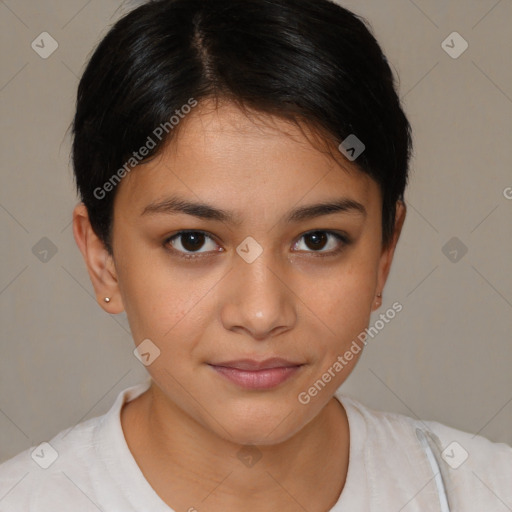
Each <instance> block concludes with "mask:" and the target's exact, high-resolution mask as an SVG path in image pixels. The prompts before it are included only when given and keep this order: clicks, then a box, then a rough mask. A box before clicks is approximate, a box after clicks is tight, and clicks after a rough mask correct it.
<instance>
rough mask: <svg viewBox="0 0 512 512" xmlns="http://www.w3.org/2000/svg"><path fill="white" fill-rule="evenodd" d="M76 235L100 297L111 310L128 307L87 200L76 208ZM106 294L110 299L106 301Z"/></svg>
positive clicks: (102, 302) (108, 311) (97, 298)
mask: <svg viewBox="0 0 512 512" xmlns="http://www.w3.org/2000/svg"><path fill="white" fill-rule="evenodd" d="M73 235H74V237H75V241H76V244H77V245H78V248H79V249H80V252H81V253H82V256H83V258H84V261H85V264H86V266H87V271H88V272H89V277H90V278H91V282H92V285H93V287H94V291H95V294H96V300H97V301H98V302H99V304H100V306H101V307H102V308H103V309H104V310H105V311H106V312H107V313H110V314H117V313H122V312H123V311H124V306H123V302H122V299H121V294H120V293H119V285H118V281H117V273H116V268H115V265H114V260H113V258H112V256H111V255H110V254H109V253H108V251H107V249H106V247H105V245H104V244H103V242H102V241H101V240H100V239H99V238H98V236H97V235H96V233H95V232H94V230H93V229H92V226H91V223H90V221H89V214H88V212H87V208H86V207H85V205H84V204H83V203H80V204H78V205H77V206H76V207H75V209H74V210H73ZM105 297H108V298H109V299H110V301H109V302H105Z"/></svg>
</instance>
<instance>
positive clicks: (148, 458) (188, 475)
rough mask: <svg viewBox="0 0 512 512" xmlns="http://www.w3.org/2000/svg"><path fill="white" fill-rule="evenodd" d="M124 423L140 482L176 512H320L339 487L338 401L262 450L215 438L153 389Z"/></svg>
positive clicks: (343, 457)
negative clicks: (199, 511)
mask: <svg viewBox="0 0 512 512" xmlns="http://www.w3.org/2000/svg"><path fill="white" fill-rule="evenodd" d="M123 420H124V422H123ZM122 423H123V429H124V431H125V437H126V439H127V443H128V446H129V448H130V451H131V452H132V454H133V456H134V458H135V460H136V461H137V463H138V465H139V467H140V469H141V471H142V473H143V474H144V476H145V478H146V479H147V480H148V482H149V483H150V484H151V486H152V487H153V489H155V491H156V492H157V493H158V494H159V495H160V497H161V498H162V500H163V501H165V502H166V503H167V504H168V505H169V506H171V507H172V508H174V509H175V510H181V509H183V510H189V509H192V510H193V507H194V506H196V508H198V509H199V508H200V505H202V504H203V501H204V506H206V508H207V509H208V510H209V511H211V512H215V511H216V510H236V509H243V510H244V511H246V512H251V510H268V511H272V510H283V507H284V509H285V510H295V509H296V510H303V509H306V510H308V511H311V512H314V511H318V512H325V511H326V510H329V509H330V508H331V507H332V506H334V504H335V503H336V501H337V500H338V498H339V495H340V493H341V490H342V488H343V485H344V483H345V479H346V474H347V469H348V455H349V431H348V420H347V417H346V412H345V410H344V408H343V406H342V405H341V404H340V403H339V401H338V400H337V399H336V398H332V399H331V400H330V401H329V402H328V403H327V405H326V406H325V407H324V408H323V409H322V411H321V412H320V413H319V414H318V415H317V416H316V417H315V418H314V419H313V420H312V421H310V422H309V423H308V424H307V425H306V426H305V427H304V428H303V429H302V430H300V431H299V432H297V433H296V434H294V435H293V436H292V437H290V438H289V439H287V440H286V441H284V442H281V443H279V444H274V445H267V446H257V447H243V446H241V445H239V444H236V443H233V442H231V441H229V440H226V439H224V438H221V437H219V436H217V435H216V434H215V433H213V432H211V431H210V430H207V429H206V428H204V426H203V425H201V424H199V423H197V422H196V421H195V420H194V419H193V418H191V417H190V416H189V415H187V414H186V413H185V412H184V411H182V410H181V409H179V408H178V407H177V406H176V405H175V404H173V403H170V401H169V400H168V399H167V398H166V397H165V396H164V395H163V394H162V392H161V391H160V390H159V389H158V387H156V386H154V384H152V386H151V388H150V389H149V390H148V391H147V392H146V393H144V394H143V395H141V396H140V397H138V398H137V399H136V400H133V401H132V402H130V403H129V404H127V406H125V408H124V409H123V413H122ZM170 482H172V483H170ZM255 496H257V497H258V498H257V501H256V500H255V499H254V497H255ZM194 504H195V505H194ZM251 507H252V508H251Z"/></svg>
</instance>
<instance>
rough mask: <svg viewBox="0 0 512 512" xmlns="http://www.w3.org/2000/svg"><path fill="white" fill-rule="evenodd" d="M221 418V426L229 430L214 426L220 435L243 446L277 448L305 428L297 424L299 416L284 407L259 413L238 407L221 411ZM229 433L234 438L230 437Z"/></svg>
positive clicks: (262, 410)
mask: <svg viewBox="0 0 512 512" xmlns="http://www.w3.org/2000/svg"><path fill="white" fill-rule="evenodd" d="M219 417H222V418H224V420H223V422H222V425H223V426H224V427H225V429H226V430H224V429H222V428H221V429H219V428H218V425H215V430H216V431H217V434H218V435H220V436H221V437H223V438H225V439H226V440H228V441H230V442H233V443H236V444H240V445H259V446H265V445H269V446H270V445H276V444H279V443H282V442H285V441H287V440H288V439H290V437H292V436H293V435H294V434H295V433H296V432H298V431H299V430H300V429H301V428H302V426H303V425H302V423H298V422H297V414H296V413H294V412H292V410H291V409H290V408H289V407H282V406H276V407H274V408H269V407H265V408H261V409H260V410H259V411H257V410H256V408H253V409H252V410H249V411H247V412H244V410H243V409H242V408H237V407H235V408H234V410H231V411H223V412H220V413H219ZM292 422H293V423H292ZM226 431H227V432H229V434H230V436H231V437H227V436H228V433H227V432H226Z"/></svg>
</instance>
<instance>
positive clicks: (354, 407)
mask: <svg viewBox="0 0 512 512" xmlns="http://www.w3.org/2000/svg"><path fill="white" fill-rule="evenodd" d="M150 385H151V377H148V378H147V379H146V381H145V382H143V383H140V384H137V385H134V386H131V387H129V388H126V389H124V390H123V391H121V392H120V393H119V394H118V396H117V398H116V400H115V402H114V404H113V405H112V407H111V408H110V410H109V411H108V412H107V413H106V414H105V415H104V416H103V418H102V420H101V422H100V424H99V425H98V427H97V429H96V430H95V433H94V440H93V442H94V446H95V449H96V456H97V460H99V461H101V462H102V463H103V464H104V465H105V467H106V470H107V471H108V473H109V474H110V475H111V477H112V479H113V480H114V482H115V485H116V487H117V488H118V489H120V490H122V492H123V494H124V495H125V498H126V499H127V500H128V502H129V503H130V504H131V505H132V506H133V508H134V510H140V511H146V510H147V511H151V512H175V511H174V510H173V509H172V508H171V507H170V506H169V505H167V504H166V503H165V502H164V501H163V500H162V499H161V498H160V496H159V495H158V494H157V492H156V491H155V490H154V489H153V487H151V485H150V483H149V482H148V481H147V480H146V478H145V477H144V474H143V473H142V471H141V469H140V467H139V466H138V464H137V461H136V460H135V458H134V457H133V454H132V453H131V451H130V449H129V447H128V443H127V442H126V438H125V436H124V432H123V429H122V425H121V409H122V406H123V405H124V404H125V403H128V402H130V401H132V400H134V399H135V398H137V397H138V396H140V395H141V394H142V393H144V392H145V391H146V390H147V389H149V387H150ZM334 398H336V399H337V400H338V401H339V402H340V403H341V404H342V405H343V407H344V409H345V411H346V413H347V418H348V424H349V436H350V444H349V463H348V470H347V476H346V479H345V485H344V487H343V490H342V492H341V494H340V496H339V498H338V501H337V502H336V503H335V505H334V506H333V507H332V508H331V509H330V511H329V512H341V511H342V510H347V509H350V508H353V507H358V508H360V507H361V506H363V503H362V500H364V502H365V503H364V505H368V500H369V498H368V494H367V492H366V489H365V483H364V482H365V481H366V476H367V475H366V464H365V459H364V453H363V449H362V447H363V446H364V444H365V441H364V440H365V437H366V435H367V433H366V424H365V422H364V418H363V417H362V415H361V413H360V412H359V410H358V406H359V404H358V403H357V401H355V400H354V399H352V398H351V397H349V396H347V395H344V394H342V393H340V391H339V390H338V391H337V392H336V393H335V394H334Z"/></svg>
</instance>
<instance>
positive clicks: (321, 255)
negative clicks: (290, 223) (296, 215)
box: [163, 229, 352, 260]
mask: <svg viewBox="0 0 512 512" xmlns="http://www.w3.org/2000/svg"><path fill="white" fill-rule="evenodd" d="M190 233H201V234H203V235H205V236H206V237H207V238H210V239H211V240H213V241H215V240H214V238H213V237H212V236H211V235H210V234H209V233H207V232H206V231H201V230H197V229H193V230H188V231H187V230H183V231H178V232H177V233H175V234H174V235H172V236H170V237H167V238H166V239H165V240H164V243H163V246H164V248H165V249H166V250H167V251H169V252H171V253H173V254H175V255H177V256H178V258H183V259H186V260H194V259H198V258H207V257H208V256H211V254H208V253H184V252H182V251H178V250H176V249H174V248H172V247H170V246H169V245H170V243H171V242H172V241H173V240H174V239H175V238H179V237H180V236H181V235H186V234H190ZM313 233H325V234H328V235H332V236H334V238H336V239H337V240H338V241H339V242H341V244H342V245H341V247H340V248H338V249H335V250H331V251H326V252H318V251H305V252H308V253H311V254H312V256H313V257H316V258H318V257H319V258H326V257H332V256H337V255H338V254H339V253H341V252H342V251H343V250H344V248H345V247H346V246H347V245H350V244H351V243H352V240H351V239H350V238H349V237H348V235H346V234H342V233H337V232H336V231H328V230H321V229H315V230H312V231H308V232H307V233H303V234H302V235H301V236H300V237H299V240H300V239H301V238H304V237H305V236H307V235H311V234H313Z"/></svg>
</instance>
